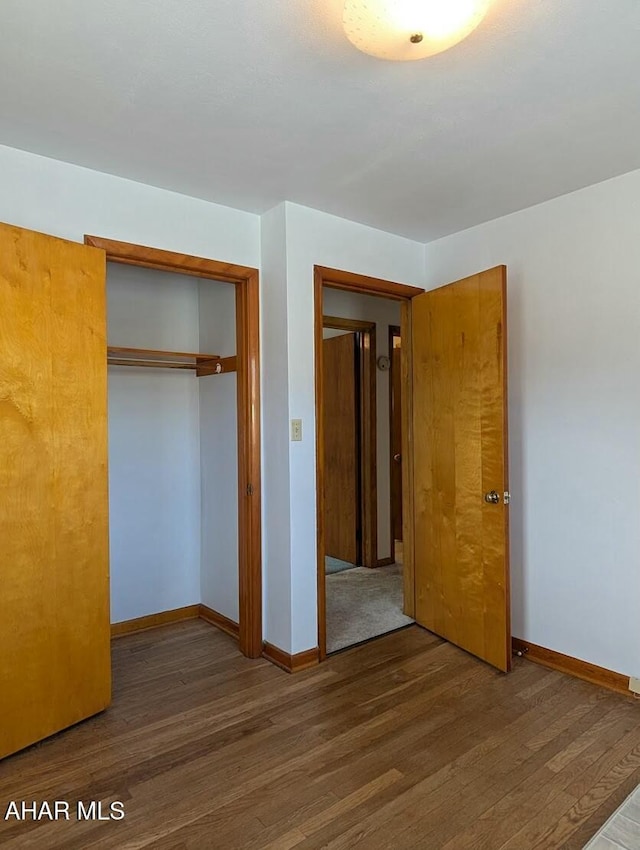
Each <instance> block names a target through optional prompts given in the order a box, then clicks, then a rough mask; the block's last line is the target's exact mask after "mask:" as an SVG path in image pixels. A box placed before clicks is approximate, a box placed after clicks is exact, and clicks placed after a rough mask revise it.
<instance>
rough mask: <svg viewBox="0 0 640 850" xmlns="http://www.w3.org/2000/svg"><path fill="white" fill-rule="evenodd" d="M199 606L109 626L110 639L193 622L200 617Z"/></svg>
mask: <svg viewBox="0 0 640 850" xmlns="http://www.w3.org/2000/svg"><path fill="white" fill-rule="evenodd" d="M200 607H201V606H200V605H186V606H185V607H184V608H174V609H172V610H171V611H161V612H160V613H158V614H148V615H147V616H146V617H136V618H135V619H134V620H123V621H122V622H120V623H112V624H111V637H112V638H118V637H122V636H123V635H130V634H133V633H134V632H144V631H146V630H147V629H157V628H158V627H159V626H167V625H169V624H170V623H180V622H182V620H195V619H197V618H198V617H199V616H200Z"/></svg>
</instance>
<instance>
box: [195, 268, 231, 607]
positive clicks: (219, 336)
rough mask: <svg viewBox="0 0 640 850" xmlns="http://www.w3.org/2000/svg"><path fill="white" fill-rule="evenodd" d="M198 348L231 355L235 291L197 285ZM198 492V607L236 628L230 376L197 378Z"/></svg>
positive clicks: (223, 286)
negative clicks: (199, 543) (200, 604)
mask: <svg viewBox="0 0 640 850" xmlns="http://www.w3.org/2000/svg"><path fill="white" fill-rule="evenodd" d="M199 293H200V297H199V307H200V309H199V315H200V348H199V351H202V352H204V353H207V354H218V355H220V356H221V357H230V356H232V355H234V354H235V353H236V308H235V298H236V293H235V287H234V286H232V285H230V284H228V283H217V282H216V281H212V280H201V281H199ZM196 380H197V384H198V391H199V396H200V463H201V487H202V502H201V505H202V515H201V516H202V526H201V541H202V556H201V557H202V568H201V573H200V590H201V601H202V602H203V603H204V604H205V605H207V606H209V608H213V610H214V611H218V612H219V613H220V614H224V616H225V617H229V618H230V619H231V620H233V621H234V622H236V623H237V622H238V617H239V613H238V608H239V603H238V425H237V423H238V410H237V392H236V390H237V376H236V374H235V372H229V373H227V374H222V375H210V376H206V377H202V378H197V379H196Z"/></svg>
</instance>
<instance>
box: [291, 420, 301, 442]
mask: <svg viewBox="0 0 640 850" xmlns="http://www.w3.org/2000/svg"><path fill="white" fill-rule="evenodd" d="M301 440H302V419H292V420H291V442H292V443H299V442H301Z"/></svg>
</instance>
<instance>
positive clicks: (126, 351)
mask: <svg viewBox="0 0 640 850" xmlns="http://www.w3.org/2000/svg"><path fill="white" fill-rule="evenodd" d="M107 363H109V364H110V365H111V366H146V367H150V368H155V369H191V370H193V371H195V373H196V374H197V375H198V377H202V376H205V375H219V374H221V373H223V372H235V371H236V358H235V357H220V356H219V355H218V354H190V353H187V352H184V351H155V350H152V349H148V348H119V347H116V346H113V345H110V346H109V347H108V348H107Z"/></svg>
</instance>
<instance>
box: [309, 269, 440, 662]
mask: <svg viewBox="0 0 640 850" xmlns="http://www.w3.org/2000/svg"><path fill="white" fill-rule="evenodd" d="M313 272H314V316H315V328H314V341H315V346H314V348H315V384H316V387H315V389H316V530H317V531H316V535H317V576H318V585H317V587H318V591H317V596H318V647H319V656H320V661H324V659H325V658H326V657H327V619H326V611H327V597H326V587H325V566H324V548H325V543H324V494H325V486H324V422H323V409H324V408H323V345H322V343H323V334H322V330H323V322H324V317H323V310H322V291H323V289H324V287H326V288H327V289H342V290H346V291H347V292H354V293H360V294H361V295H374V296H378V297H380V298H389V299H391V300H392V301H400V302H401V310H402V316H401V323H400V325H401V334H402V337H403V339H405V340H406V341H407V344H406V345H403V346H402V354H401V358H402V383H403V386H404V387H406V388H407V391H406V392H404V393H403V400H402V454H403V455H404V457H406V458H409V457H411V445H412V439H413V437H412V426H411V422H412V415H411V413H412V411H411V392H410V391H409V390H410V387H411V380H412V371H411V345H410V342H411V339H410V337H411V299H412V298H415V297H416V295H422V294H423V293H424V289H419V288H418V287H417V286H408V285H407V284H404V283H394V282H392V281H389V280H383V279H382V278H377V277H369V276H367V275H361V274H356V273H354V272H347V271H342V270H340V269H332V268H327V267H326V266H314V267H313ZM374 378H375V369H374ZM411 469H412V465H411V464H409V463H406V464H404V466H403V471H402V495H403V501H404V505H405V510H404V517H403V537H404V538H405V541H406V543H404V550H403V556H404V570H403V573H404V612H405V614H407V616H409V617H413V616H414V614H415V573H414V565H413V545H412V541H413V487H412V482H411V478H410V472H411Z"/></svg>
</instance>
